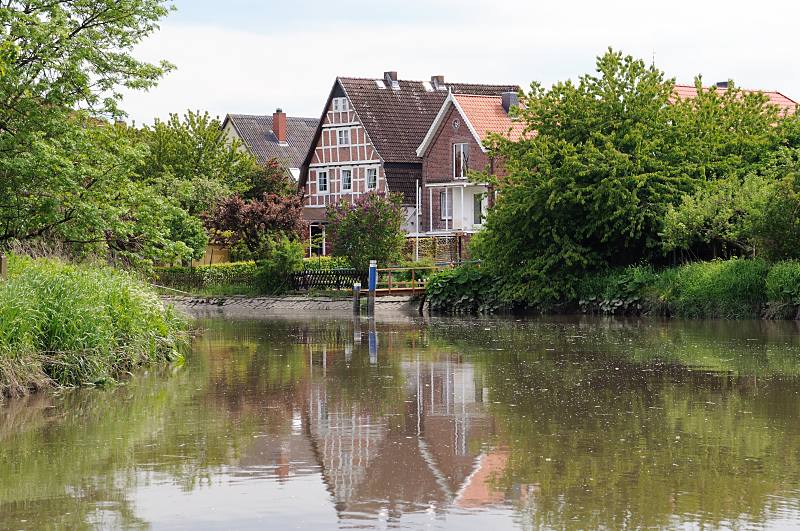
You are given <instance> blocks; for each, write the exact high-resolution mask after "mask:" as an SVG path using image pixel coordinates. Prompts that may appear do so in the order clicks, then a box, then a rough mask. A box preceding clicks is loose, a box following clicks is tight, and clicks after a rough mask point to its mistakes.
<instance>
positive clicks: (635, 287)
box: [578, 265, 658, 315]
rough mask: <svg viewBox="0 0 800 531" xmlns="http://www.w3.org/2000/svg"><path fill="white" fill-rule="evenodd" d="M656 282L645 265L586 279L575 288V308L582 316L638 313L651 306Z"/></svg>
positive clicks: (654, 276) (655, 275)
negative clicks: (576, 289) (587, 314)
mask: <svg viewBox="0 0 800 531" xmlns="http://www.w3.org/2000/svg"><path fill="white" fill-rule="evenodd" d="M657 279H658V275H657V273H656V272H655V271H654V270H653V268H652V267H650V266H648V265H641V266H629V267H626V268H624V269H617V270H611V271H607V272H604V273H598V274H594V275H587V276H586V277H584V279H583V280H582V281H581V282H580V283H579V285H578V296H579V300H578V306H579V307H580V309H581V311H583V312H584V313H604V314H610V315H625V314H638V313H641V312H643V311H646V310H647V309H649V307H650V306H651V304H652V291H653V286H654V284H655V283H656V281H657Z"/></svg>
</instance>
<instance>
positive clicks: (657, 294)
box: [428, 259, 800, 319]
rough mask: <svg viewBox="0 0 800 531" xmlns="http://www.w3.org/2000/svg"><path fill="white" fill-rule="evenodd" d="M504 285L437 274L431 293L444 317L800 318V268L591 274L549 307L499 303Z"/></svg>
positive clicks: (729, 265)
mask: <svg viewBox="0 0 800 531" xmlns="http://www.w3.org/2000/svg"><path fill="white" fill-rule="evenodd" d="M502 282H503V280H502V279H501V278H497V277H495V276H493V275H492V273H491V272H489V271H487V270H479V269H474V268H473V269H465V268H461V269H456V270H452V271H445V272H442V273H439V274H437V276H436V277H435V278H434V279H433V281H432V282H431V283H430V284H429V287H428V299H429V300H430V302H431V308H432V309H433V310H435V311H440V312H443V313H480V312H483V311H485V310H486V309H487V308H488V309H490V310H510V309H523V310H536V311H544V312H548V311H550V312H553V311H558V312H581V313H593V314H605V315H655V316H668V317H683V318H690V319H701V318H706V319H712V318H719V319H751V318H759V317H765V318H770V319H794V318H796V317H797V316H798V312H799V311H800V262H795V261H786V262H778V263H776V264H769V263H767V262H765V261H763V260H746V259H733V260H714V261H710V262H695V263H690V264H685V265H682V266H678V267H674V268H665V269H655V268H653V267H651V266H649V265H642V266H630V267H627V268H624V269H615V270H610V271H605V272H600V273H592V274H587V275H586V276H585V277H584V278H583V279H581V281H580V282H579V283H578V285H577V286H576V287H575V296H574V297H571V298H568V299H565V300H559V301H551V303H550V304H546V305H542V304H531V303H530V302H529V301H526V300H508V299H501V298H500V295H499V293H500V292H501V291H502V290H501V289H500V287H501V286H502Z"/></svg>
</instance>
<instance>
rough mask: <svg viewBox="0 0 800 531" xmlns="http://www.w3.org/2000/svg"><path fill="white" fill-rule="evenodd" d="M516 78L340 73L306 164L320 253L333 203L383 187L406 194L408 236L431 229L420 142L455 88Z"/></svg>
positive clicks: (498, 89) (489, 88)
mask: <svg viewBox="0 0 800 531" xmlns="http://www.w3.org/2000/svg"><path fill="white" fill-rule="evenodd" d="M515 90H517V87H515V86H512V85H480V84H466V83H445V81H444V77H443V76H433V77H432V78H431V80H430V81H407V80H400V79H398V77H397V73H396V72H384V74H383V76H382V77H380V78H374V79H373V78H347V77H339V78H337V79H336V81H335V82H334V84H333V88H332V89H331V91H330V94H329V96H328V100H327V102H326V104H325V108H324V111H323V113H322V116H321V118H320V120H319V125H318V127H317V130H316V132H315V134H314V138H313V141H312V143H311V144H312V145H311V148H310V149H309V151H308V154H307V156H306V158H305V161H304V163H303V165H302V168H301V179H300V183H299V186H300V189H301V190H302V192H303V194H304V204H305V208H304V215H305V219H306V220H307V221H308V222H309V225H310V229H309V230H310V235H311V236H312V238H313V241H314V242H317V245H316V248H314V249H313V250H312V251H313V252H315V253H316V254H326V252H327V245H326V244H327V241H326V236H325V225H326V222H327V219H326V218H327V210H326V209H327V207H328V205H331V204H336V203H338V202H339V201H353V200H355V198H356V197H358V196H359V195H360V194H363V193H366V192H370V191H373V190H374V191H378V192H383V193H395V194H400V195H401V197H402V200H403V209H404V211H405V220H404V225H403V229H404V230H405V232H406V233H407V234H409V235H415V234H420V233H422V232H424V230H425V229H424V227H423V221H422V205H421V203H422V199H421V198H422V189H423V171H422V166H423V164H422V159H421V158H420V157H419V156H418V155H417V148H418V147H419V145H420V143H421V142H422V140H423V139H424V137H425V135H426V134H427V132H428V130H429V129H430V125H431V123H433V121H434V119H435V118H436V116H437V113H438V112H439V110H440V109H441V107H442V103H443V102H444V101H445V100H446V99H447V97H448V94H450V93H451V92H454V93H465V94H485V95H500V94H502V93H504V92H508V91H515Z"/></svg>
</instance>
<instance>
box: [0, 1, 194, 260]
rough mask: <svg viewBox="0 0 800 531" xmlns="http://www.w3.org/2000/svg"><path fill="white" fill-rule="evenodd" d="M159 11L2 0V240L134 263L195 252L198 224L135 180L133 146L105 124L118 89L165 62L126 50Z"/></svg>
mask: <svg viewBox="0 0 800 531" xmlns="http://www.w3.org/2000/svg"><path fill="white" fill-rule="evenodd" d="M168 12H169V9H168V7H167V2H166V0H121V1H114V2H110V1H108V0H65V1H61V2H51V1H46V0H26V1H24V2H23V1H18V0H10V1H8V2H4V3H3V4H2V7H0V26H1V27H2V30H0V31H2V34H3V44H4V46H3V51H4V54H3V65H4V69H3V74H2V76H0V245H3V244H7V243H8V242H9V241H11V240H28V239H34V238H48V239H57V240H60V241H63V242H66V243H69V244H73V245H76V246H83V247H84V248H85V247H86V246H89V247H92V246H95V247H96V248H97V249H102V250H111V251H112V252H114V253H115V254H117V256H120V257H124V258H125V259H126V260H127V259H130V260H131V261H139V260H142V259H145V260H154V259H167V260H172V259H185V258H188V257H189V256H190V255H197V254H198V253H199V252H200V251H199V249H198V247H199V246H200V241H201V240H202V239H203V236H202V235H201V234H199V233H198V231H197V227H198V224H197V223H196V222H194V221H191V220H188V218H187V217H186V216H185V215H184V213H182V212H178V211H176V210H175V206H176V205H175V204H174V203H173V202H171V201H170V200H168V199H167V198H165V197H164V196H163V194H162V195H160V194H158V191H157V190H155V189H153V188H152V187H149V186H146V185H143V184H142V183H141V182H137V181H136V180H135V179H134V175H133V173H132V170H133V169H134V168H137V167H139V165H140V164H141V163H142V160H143V159H144V157H145V156H146V154H147V152H146V151H145V150H144V149H143V146H142V145H141V143H140V142H138V141H137V140H136V139H135V138H132V135H131V134H130V131H128V130H126V129H125V128H121V127H119V126H112V125H110V124H109V123H108V122H107V121H106V120H107V119H108V118H111V119H115V118H117V117H120V116H122V115H123V113H122V111H121V109H120V108H119V101H120V99H121V95H120V89H121V88H128V89H146V88H149V87H152V86H153V85H154V84H155V83H156V82H157V80H158V79H159V78H160V77H161V76H162V75H163V74H164V73H165V72H167V71H168V70H169V69H170V68H171V66H170V65H169V64H167V63H163V62H162V63H160V64H157V65H156V64H149V63H146V62H142V61H139V60H138V59H136V58H135V57H134V55H133V54H132V51H133V48H134V47H135V46H136V45H137V44H139V43H140V42H141V41H142V40H143V39H144V38H146V37H147V36H148V35H150V34H151V33H153V32H154V31H155V30H156V29H157V27H158V22H159V20H160V19H161V18H163V17H164V16H166V15H167V13H168ZM183 222H186V223H183ZM179 235H180V236H179ZM176 237H184V238H186V239H187V240H190V241H189V242H188V243H187V242H185V241H175V240H173V239H171V238H176Z"/></svg>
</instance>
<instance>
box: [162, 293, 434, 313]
mask: <svg viewBox="0 0 800 531" xmlns="http://www.w3.org/2000/svg"><path fill="white" fill-rule="evenodd" d="M161 300H162V301H164V303H166V304H168V305H172V306H174V307H175V308H176V309H177V310H179V311H183V312H184V313H188V314H189V315H191V316H202V317H217V316H218V317H231V318H250V317H259V316H262V315H274V314H294V313H310V312H325V313H331V314H336V315H349V314H352V312H353V301H352V299H351V298H349V297H348V298H342V297H323V296H308V295H287V296H285V297H248V296H230V297H190V296H162V297H161ZM361 302H362V305H364V304H365V303H366V297H364V298H363V299H362V301H361ZM418 308H419V301H418V300H416V299H414V298H412V297H406V296H394V297H378V298H376V299H375V313H376V314H382V313H394V312H416V311H418Z"/></svg>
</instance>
